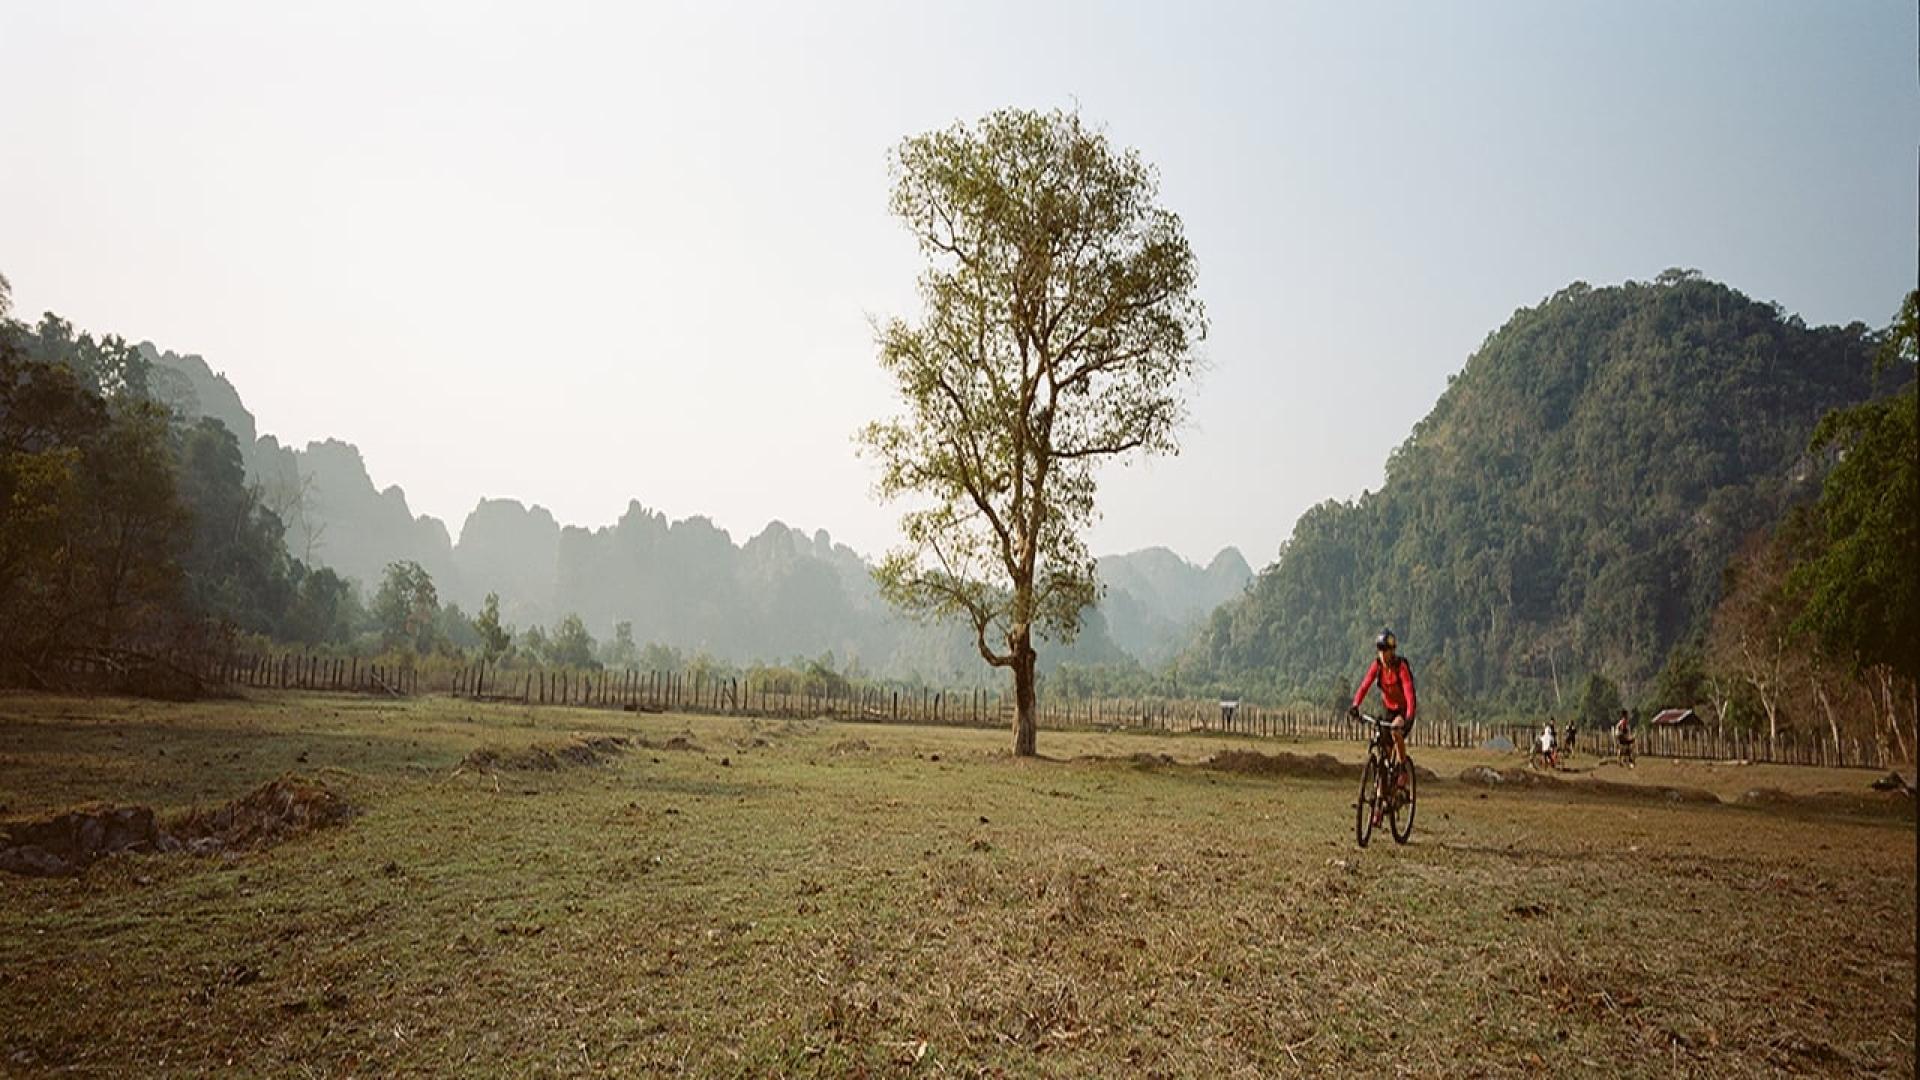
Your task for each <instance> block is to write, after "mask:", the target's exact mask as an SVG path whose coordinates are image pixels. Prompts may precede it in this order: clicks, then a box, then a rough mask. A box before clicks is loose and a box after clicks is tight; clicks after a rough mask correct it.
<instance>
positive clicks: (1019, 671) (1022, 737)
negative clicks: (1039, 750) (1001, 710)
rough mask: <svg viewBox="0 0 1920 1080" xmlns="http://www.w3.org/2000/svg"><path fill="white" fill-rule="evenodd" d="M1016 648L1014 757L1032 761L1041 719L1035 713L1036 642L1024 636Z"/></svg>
mask: <svg viewBox="0 0 1920 1080" xmlns="http://www.w3.org/2000/svg"><path fill="white" fill-rule="evenodd" d="M1010 644H1012V645H1013V703H1014V708H1013V755H1014V756H1015V757H1033V756H1034V754H1035V750H1034V735H1035V733H1036V732H1037V730H1038V718H1037V717H1036V715H1035V712H1034V700H1033V699H1034V693H1033V691H1034V686H1033V667H1034V660H1035V658H1036V654H1035V653H1034V651H1033V639H1032V638H1031V637H1030V636H1028V634H1026V633H1022V634H1020V635H1019V637H1018V638H1016V639H1015V640H1014V641H1012V642H1011V643H1010Z"/></svg>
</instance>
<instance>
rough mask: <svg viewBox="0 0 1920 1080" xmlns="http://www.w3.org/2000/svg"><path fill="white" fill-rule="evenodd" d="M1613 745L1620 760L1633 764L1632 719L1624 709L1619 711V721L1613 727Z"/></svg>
mask: <svg viewBox="0 0 1920 1080" xmlns="http://www.w3.org/2000/svg"><path fill="white" fill-rule="evenodd" d="M1613 744H1614V747H1615V748H1616V749H1617V751H1618V752H1619V754H1620V760H1622V761H1624V762H1626V763H1627V764H1629V765H1631V764H1633V717H1631V716H1628V715H1627V710H1625V709H1621V710H1620V719H1619V721H1618V722H1617V723H1615V724H1614V725H1613Z"/></svg>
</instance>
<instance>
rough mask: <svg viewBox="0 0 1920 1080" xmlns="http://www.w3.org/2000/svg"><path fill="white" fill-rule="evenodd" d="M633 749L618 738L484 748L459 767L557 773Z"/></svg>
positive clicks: (608, 736) (601, 737) (462, 759)
mask: <svg viewBox="0 0 1920 1080" xmlns="http://www.w3.org/2000/svg"><path fill="white" fill-rule="evenodd" d="M632 748H633V740H631V739H626V738H622V737H620V736H617V735H595V736H591V737H588V738H581V739H575V740H573V741H572V742H569V743H562V744H560V745H558V746H551V745H538V744H536V745H533V746H529V747H526V748H525V749H522V750H498V749H495V748H493V747H490V746H483V747H481V748H480V749H478V750H474V751H472V752H471V753H469V754H467V756H466V757H464V758H461V759H460V767H461V768H464V769H476V770H479V771H481V772H490V771H492V770H495V769H509V770H512V771H515V772H557V771H559V770H561V769H580V768H588V767H591V766H594V765H599V764H602V763H603V762H606V761H607V760H609V759H611V758H613V757H616V756H618V755H620V754H624V753H626V752H627V751H628V750H630V749H632Z"/></svg>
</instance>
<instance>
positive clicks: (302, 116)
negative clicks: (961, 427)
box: [0, 0, 1920, 566]
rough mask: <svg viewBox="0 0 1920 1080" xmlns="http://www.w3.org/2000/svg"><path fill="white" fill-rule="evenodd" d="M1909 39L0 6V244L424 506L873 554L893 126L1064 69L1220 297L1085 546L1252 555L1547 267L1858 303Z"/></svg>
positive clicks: (889, 306)
mask: <svg viewBox="0 0 1920 1080" xmlns="http://www.w3.org/2000/svg"><path fill="white" fill-rule="evenodd" d="M296 8H304V10H296ZM1356 9H1358V10H1356ZM1915 51H1916V41H1915V16H1914V8H1913V5H1912V3H1911V2H1887V3H1866V2H1853V0H1847V2H1820V3H1815V2H1801V3H1791V4H1781V3H1744V2H1743V3H1730V4H1708V3H1672V2H1660V3H1646V4H1632V3H1620V2H1605V3H1591V4H1569V3H1553V4H1541V3H1538V2H1534V0H1527V2H1522V3H1511V4H1495V3H1483V2H1476V3H1471V4H1469V3H1423V4H1417V5H1415V4H1409V5H1376V4H1369V5H1352V4H1344V3H1343V4H1335V3H1328V4H1321V5H1311V6H1307V5H1291V6H1285V7H1282V6H1279V5H1266V4H1259V5H1254V4H1249V5H1244V6H1240V5H1224V4H1217V5H1202V4H1171V3H1162V4H1154V5H1138V6H1120V5H1108V4H1099V5H1093V4H1088V5H1065V4H1059V5H1043V4H1036V3H1018V4H981V3H965V4H959V3H956V4H940V5H926V4H898V3H886V4H871V5H852V4H835V5H817V6H816V5H801V4H791V3H782V4H766V5H747V4H719V3H706V4H698V5H692V4H689V5H674V6H662V7H647V8H640V7H638V6H636V5H618V6H615V5H606V6H596V7H586V6H572V5H565V4H555V3H540V4H526V5H515V6H497V7H486V6H482V5H477V4H473V3H464V2H463V3H457V4H452V3H450V4H444V5H433V6H424V5H419V6H417V5H411V4H401V3H391V2H382V3H377V4H368V5H359V4H350V3H330V4H325V5H285V4H258V3H234V4H184V3H168V4H151V3H135V4H107V3H84V4H60V3H40V2H26V0H0V101H3V102H5V105H4V106H0V273H4V274H6V275H7V276H8V277H9V278H11V280H12V282H13V285H14V292H15V300H16V302H17V306H18V307H19V308H20V311H21V313H22V314H23V315H27V316H33V315H37V314H38V313H39V312H40V311H42V310H46V309H52V310H55V311H57V312H59V313H61V314H63V315H65V316H67V317H68V318H71V319H73V320H74V321H75V322H76V323H78V324H79V325H81V326H83V327H86V328H88V329H92V330H95V331H111V332H117V333H121V334H124V335H126V336H128V337H131V338H134V339H136V340H137V339H151V340H153V341H154V342H155V343H157V344H159V345H160V346H161V347H163V348H170V349H175V350H178V351H182V352H198V353H201V354H202V355H204V356H206V357H207V359H208V361H209V362H210V363H211V364H212V365H213V367H214V369H215V370H218V371H224V372H226V373H227V375H228V376H230V377H231V378H232V379H233V381H234V382H235V384H236V385H237V386H238V387H239V389H240V392H241V394H242V396H243V397H244V398H245V400H246V402H247V404H248V405H249V406H250V407H251V408H252V410H253V411H254V413H255V415H256V416H257V417H258V418H259V421H260V426H261V430H262V431H265V432H270V433H273V434H276V435H278V436H279V437H280V438H281V440H282V441H286V442H292V443H295V444H302V443H304V442H305V441H306V440H308V439H315V438H322V437H326V436H330V435H331V436H338V437H340V438H343V439H347V440H349V441H352V442H354V443H357V444H358V445H359V446H360V448H361V450H362V451H363V452H364V453H365V455H366V458H367V462H368V466H369V468H370V469H371V471H372V473H373V477H374V480H375V482H376V483H378V484H381V485H383V486H384V485H386V484H392V483H398V484H401V485H402V486H403V487H404V488H405V489H406V492H407V496H408V498H409V500H410V502H411V503H412V505H413V507H414V508H415V510H416V511H424V512H427V513H432V514H434V515H437V516H440V517H442V518H444V519H446V520H447V522H448V525H449V527H450V528H451V529H452V530H453V531H454V532H455V533H456V534H457V532H458V530H459V527H460V523H461V522H462V521H463V520H464V519H465V516H466V513H467V511H468V510H470V509H471V508H472V506H473V503H474V501H475V500H476V499H477V498H479V497H481V496H483V495H484V496H511V497H515V498H519V499H522V500H524V501H529V502H539V503H542V504H544V505H546V506H548V507H549V508H551V509H552V510H553V511H554V513H555V514H556V515H557V516H558V517H559V518H560V519H561V520H562V521H567V522H573V523H579V524H588V525H600V524H606V523H609V522H611V521H612V520H613V519H614V518H615V517H617V516H618V514H619V513H620V512H621V511H622V510H623V509H624V508H625V506H626V504H627V500H628V499H629V498H637V499H639V500H640V501H641V502H642V503H644V504H646V505H648V506H650V507H654V508H657V509H661V510H664V511H666V512H667V513H668V514H670V515H672V516H673V517H676V518H678V517H684V516H687V515H691V514H696V513H704V514H707V515H709V516H711V517H713V518H714V519H715V520H717V521H718V522H719V523H720V524H721V525H722V526H724V527H726V528H727V529H729V530H730V531H732V532H733V534H734V536H735V539H736V540H740V539H744V538H745V537H746V536H748V535H751V534H752V533H754V532H757V531H758V530H759V529H760V527H761V526H762V525H764V524H765V523H766V522H767V521H768V520H769V519H773V518H778V519H781V520H783V521H786V522H787V523H788V524H791V525H797V526H802V527H806V528H819V527H825V528H827V529H829V530H830V531H831V532H832V533H833V534H834V536H835V537H836V538H837V539H840V540H843V541H846V542H849V543H852V544H853V545H854V546H855V547H857V548H860V549H862V550H863V551H867V552H869V553H873V552H877V551H878V549H880V548H882V547H883V546H885V545H886V544H887V543H888V542H889V540H890V539H891V537H892V535H893V520H894V516H895V515H894V511H892V510H890V509H888V508H886V507H883V506H879V505H876V504H875V503H874V502H873V501H872V499H871V496H870V488H871V482H872V478H873V473H872V471H871V469H870V468H869V467H868V465H867V464H866V463H864V462H862V461H860V460H859V459H857V458H856V457H855V455H854V452H853V444H852V433H853V432H854V430H855V429H856V428H858V427H859V426H860V425H861V424H862V423H864V422H866V421H867V420H869V419H872V418H874V417H876V416H878V415H880V414H882V413H884V412H887V411H890V410H891V408H892V402H891V400H890V398H889V392H888V388H887V386H886V384H885V383H884V382H883V381H882V379H881V377H880V374H879V371H878V369H877V367H876V364H875V361H874V349H873V347H872V340H871V339H872V334H871V329H870V324H869V320H870V318H873V317H878V316H883V315H888V314H893V313H903V312H911V311H913V310H914V309H915V306H916V298H915V294H914V291H913V281H914V276H915V274H916V273H917V271H918V268H919V264H918V262H917V255H916V253H915V250H914V248H913V245H912V242H911V240H910V238H909V237H908V236H907V234H906V232H905V231H904V230H903V229H901V228H900V227H899V226H898V225H897V224H896V223H895V222H894V221H893V220H892V219H890V218H889V217H888V216H887V213H886V204H887V184H888V181H887V172H886V154H887V150H888V149H889V148H890V147H891V146H893V145H895V144H896V143H898V141H899V140H900V139H901V138H902V137H904V136H906V135H908V134H910V133H915V132H920V131H923V130H926V129H929V128H933V127H939V126H944V125H947V124H949V123H952V122H953V121H955V120H959V119H972V118H976V117H978V116H979V115H981V114H982V113H984V112H986V111H988V110H991V109H994V108H997V107H1002V106H1027V107H1039V108H1047V107H1055V106H1062V107H1073V106H1075V105H1077V106H1078V107H1079V108H1080V109H1081V110H1082V112H1083V114H1084V115H1085V116H1086V117H1087V118H1089V119H1091V120H1093V121H1094V122H1096V123H1099V124H1102V125H1104V126H1105V127H1106V128H1107V130H1108V132H1109V134H1110V135H1111V137H1112V138H1113V139H1114V140H1116V141H1118V142H1120V143H1124V144H1126V145H1129V146H1133V147H1136V148H1138V149H1139V150H1140V152H1141V153H1142V154H1143V155H1144V156H1145V157H1146V158H1147V159H1148V160H1149V161H1150V162H1152V163H1153V164H1155V165H1156V166H1157V167H1158V168H1159V170H1160V174H1161V177H1162V196H1163V201H1164V202H1165V204H1166V205H1167V206H1169V207H1170V208H1172V209H1174V210H1175V211H1177V212H1178V213H1180V214H1181V215H1182V216H1183V217H1184V218H1185V221H1186V224H1187V229H1188V234H1189V238H1190V239H1191V241H1192V244H1193V247H1194V251H1195V253H1196V255H1197V257H1198V260H1199V267H1200V275H1201V277H1200V289H1201V294H1202V296H1203V297H1204V299H1205V300H1206V301H1207V304H1208V308H1209V315H1210V318H1211V322H1212V331H1213V332H1212V335H1211V337H1210V339H1209V340H1208V342H1207V345H1206V354H1207V357H1208V360H1209V363H1210V365H1211V368H1210V370H1209V372H1208V373H1207V374H1206V376H1205V377H1204V381H1203V382H1202V383H1201V384H1200V385H1199V386H1198V387H1197V388H1196V389H1195V390H1194V392H1193V395H1192V400H1191V405H1192V415H1193V420H1194V423H1193V427H1192V428H1191V430H1190V431H1189V432H1188V433H1187V435H1186V439H1185V442H1186V450H1185V452H1184V453H1183V454H1182V455H1181V456H1180V457H1178V458H1173V459H1164V460H1159V461H1155V462H1152V463H1150V464H1148V465H1145V466H1135V467H1132V468H1129V469H1124V470H1113V471H1111V472H1110V473H1109V474H1108V476H1107V478H1106V481H1105V485H1104V487H1103V492H1102V505H1103V508H1104V511H1105V517H1104V520H1103V521H1102V522H1101V524H1100V525H1099V526H1098V529H1097V532H1096V534H1095V536H1094V537H1093V540H1094V547H1095V550H1098V551H1115V550H1131V549H1133V548H1138V547H1143V546H1146V545H1150V544H1165V545H1167V546H1170V547H1172V548H1174V549H1175V550H1177V551H1179V552H1181V553H1182V554H1185V555H1187V556H1188V557H1190V558H1195V559H1200V560H1204V559H1205V558H1207V557H1208V556H1210V555H1211V554H1212V553H1213V552H1214V551H1215V550H1216V549H1218V548H1219V547H1221V546H1222V545H1225V544H1230V543H1231V544H1238V545H1240V546H1241V547H1242V548H1243V550H1245V551H1246V553H1247V556H1248V558H1249V560H1250V561H1252V562H1253V563H1254V564H1255V565H1256V566H1258V565H1262V564H1264V563H1266V562H1268V561H1270V560H1271V558H1272V556H1273V554H1274V551H1275V549H1276V547H1277V546H1278V544H1279V543H1280V542H1281V541H1282V540H1283V539H1284V538H1285V536H1286V534H1287V533H1288V531H1289V530H1290V529H1291V528H1292V525H1293V521H1294V519H1295V517H1296V516H1298V514H1299V513H1300V512H1301V511H1302V510H1303V509H1305V508H1306V507H1307V506H1309V505H1311V504H1312V503H1314V502H1317V501H1319V500H1321V499H1324V498H1328V497H1342V498H1346V497H1351V496H1353V495H1356V494H1358V493H1359V491H1360V490H1361V489H1362V488H1363V487H1367V486H1377V485H1378V483H1379V478H1380V476H1381V470H1382V465H1383V463H1384V460H1385V458H1386V454H1387V451H1388V450H1389V449H1390V448H1391V447H1392V446H1393V445H1395V444H1397V443H1398V442H1399V441H1400V440H1401V439H1403V438H1404V437H1405V435H1406V432H1407V430H1408V428H1409V427H1410V426H1411V424H1412V423H1413V422H1414V421H1415V420H1417V419H1418V418H1419V417H1420V416H1422V415H1424V414H1425V413H1426V411H1427V410H1428V408H1429V407H1430V406H1431V405H1432V403H1433V400H1434V398H1435V397H1436V396H1437V395H1438V394H1439V392H1440V390H1441V389H1442V388H1443V387H1444V386H1445V384H1446V378H1447V375H1448V374H1449V373H1451V372H1453V371H1456V370H1458V369H1459V367H1460V366H1461V364H1462V363H1463V362H1464V361H1465V359H1466V357H1467V356H1468V354H1469V353H1470V352H1471V351H1472V350H1473V349H1474V348H1475V347H1477V346H1478V345H1479V343H1480V342H1481V341H1482V340H1483V339H1484V338H1485V336H1486V335H1487V334H1488V333H1489V332H1491V331H1493V330H1494V329H1496V328H1497V327H1498V326H1499V325H1500V324H1501V323H1502V322H1503V321H1504V320H1505V319H1506V318H1507V317H1508V316H1509V315H1510V314H1511V313H1512V312H1513V311H1514V310H1515V309H1516V308H1518V307H1522V306H1526V305H1531V304H1534V303H1537V302H1538V301H1539V300H1540V299H1542V298H1543V297H1545V296H1546V295H1548V294H1550V293H1552V292H1553V291H1555V290H1556V289H1558V288H1560V287H1562V286H1564V285H1565V284H1567V283H1568V282H1570V281H1573V280H1576V279H1579V280H1585V281H1588V282H1591V283H1594V284H1604V283H1613V282H1618V281H1621V280H1624V279H1627V278H1636V279H1641V280H1646V279H1650V278H1652V277H1653V276H1654V275H1655V274H1657V273H1659V272H1660V270H1662V269H1663V268H1666V267H1669V266H1676V265H1677V266H1688V267H1697V268H1699V269H1700V270H1702V271H1703V272H1705V273H1706V274H1707V275H1709V276H1711V277H1715V278H1719V279H1722V280H1725V281H1727V282H1729V283H1731V284H1733V285H1735V286H1736V287H1738V288H1740V289H1742V290H1744V291H1746V292H1748V293H1749V294H1751V295H1753V296H1755V297H1758V298H1760V299H1766V300H1777V301H1778V302H1780V303H1781V304H1783V305H1785V306H1786V307H1787V308H1789V309H1791V310H1794V311H1797V312H1799V313H1801V314H1802V315H1803V316H1804V317H1805V318H1806V319H1807V321H1809V322H1815V323H1822V322H1848V321H1851V320H1854V319H1860V320H1864V321H1866V322H1868V323H1871V324H1873V325H1881V324H1883V323H1885V322H1886V320H1887V318H1888V317H1889V316H1890V315H1891V313H1892V311H1893V309H1894V307H1895V306H1896V304H1897V302H1898V299H1899V297H1900V295H1901V294H1902V292H1903V291H1904V290H1905V289H1906V288H1908V287H1910V286H1911V285H1912V283H1913V282H1914V279H1915V266H1914V253H1915V235H1916V228H1917V227H1920V226H1917V223H1916V214H1915V206H1916V194H1915V185H1916V179H1915V178H1916V134H1917V133H1920V125H1917V124H1916V119H1917V118H1920V110H1917V109H1916V99H1917V98H1920V91H1917V90H1916V74H1915Z"/></svg>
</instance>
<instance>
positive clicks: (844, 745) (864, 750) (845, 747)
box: [827, 739, 873, 754]
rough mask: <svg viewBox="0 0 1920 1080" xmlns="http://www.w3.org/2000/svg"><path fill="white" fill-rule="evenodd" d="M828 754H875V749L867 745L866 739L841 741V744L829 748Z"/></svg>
mask: <svg viewBox="0 0 1920 1080" xmlns="http://www.w3.org/2000/svg"><path fill="white" fill-rule="evenodd" d="M827 753H829V754H871V753H873V747H871V746H869V745H867V740H865V739H841V740H840V741H839V742H837V743H834V744H833V745H832V746H829V747H827Z"/></svg>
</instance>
